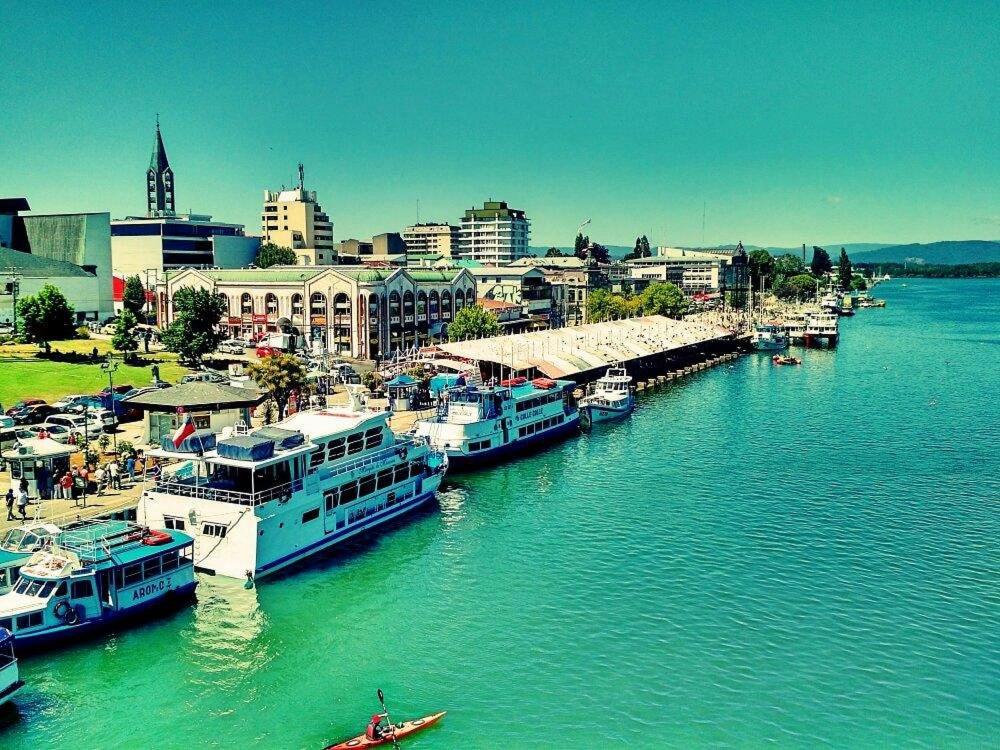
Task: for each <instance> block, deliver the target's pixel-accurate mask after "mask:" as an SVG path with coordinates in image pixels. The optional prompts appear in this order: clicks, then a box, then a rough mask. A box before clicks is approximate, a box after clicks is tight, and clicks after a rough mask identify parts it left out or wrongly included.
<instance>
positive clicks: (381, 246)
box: [372, 232, 406, 255]
mask: <svg viewBox="0 0 1000 750" xmlns="http://www.w3.org/2000/svg"><path fill="white" fill-rule="evenodd" d="M372 255H406V243H405V242H404V241H403V238H402V237H400V236H399V233H398V232H383V233H382V234H376V235H375V236H374V237H372Z"/></svg>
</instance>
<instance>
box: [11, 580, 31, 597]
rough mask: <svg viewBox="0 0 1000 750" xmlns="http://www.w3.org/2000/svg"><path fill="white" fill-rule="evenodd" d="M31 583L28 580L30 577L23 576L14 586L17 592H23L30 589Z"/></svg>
mask: <svg viewBox="0 0 1000 750" xmlns="http://www.w3.org/2000/svg"><path fill="white" fill-rule="evenodd" d="M29 585H30V583H29V582H28V579H27V578H22V579H20V580H19V581H18V582H17V585H16V586H14V592H15V593H17V594H23V593H24V592H25V591H27V590H28V586H29Z"/></svg>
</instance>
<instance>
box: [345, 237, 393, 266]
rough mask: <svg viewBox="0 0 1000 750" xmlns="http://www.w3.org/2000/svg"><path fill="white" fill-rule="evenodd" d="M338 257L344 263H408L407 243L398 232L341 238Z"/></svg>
mask: <svg viewBox="0 0 1000 750" xmlns="http://www.w3.org/2000/svg"><path fill="white" fill-rule="evenodd" d="M337 247H338V249H337V257H338V259H340V261H341V262H342V263H355V262H356V263H361V262H376V263H390V264H395V265H400V266H403V265H406V243H405V242H403V238H402V237H400V236H399V234H398V233H396V232H383V233H382V234H377V235H375V236H374V237H372V239H371V242H368V241H366V240H355V239H348V240H341V241H340V243H339V244H338V246H337Z"/></svg>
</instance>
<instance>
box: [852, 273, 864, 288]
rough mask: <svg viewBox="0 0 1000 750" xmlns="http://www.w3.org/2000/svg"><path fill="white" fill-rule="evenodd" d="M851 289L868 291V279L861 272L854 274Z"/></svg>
mask: <svg viewBox="0 0 1000 750" xmlns="http://www.w3.org/2000/svg"><path fill="white" fill-rule="evenodd" d="M851 291H852V292H865V291H868V279H866V278H865V277H864V276H862V275H861V274H860V273H856V274H854V276H853V278H851Z"/></svg>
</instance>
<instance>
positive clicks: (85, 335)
mask: <svg viewBox="0 0 1000 750" xmlns="http://www.w3.org/2000/svg"><path fill="white" fill-rule="evenodd" d="M76 337H77V338H78V339H89V338H90V329H89V328H87V326H80V327H79V328H77V329H76Z"/></svg>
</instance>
